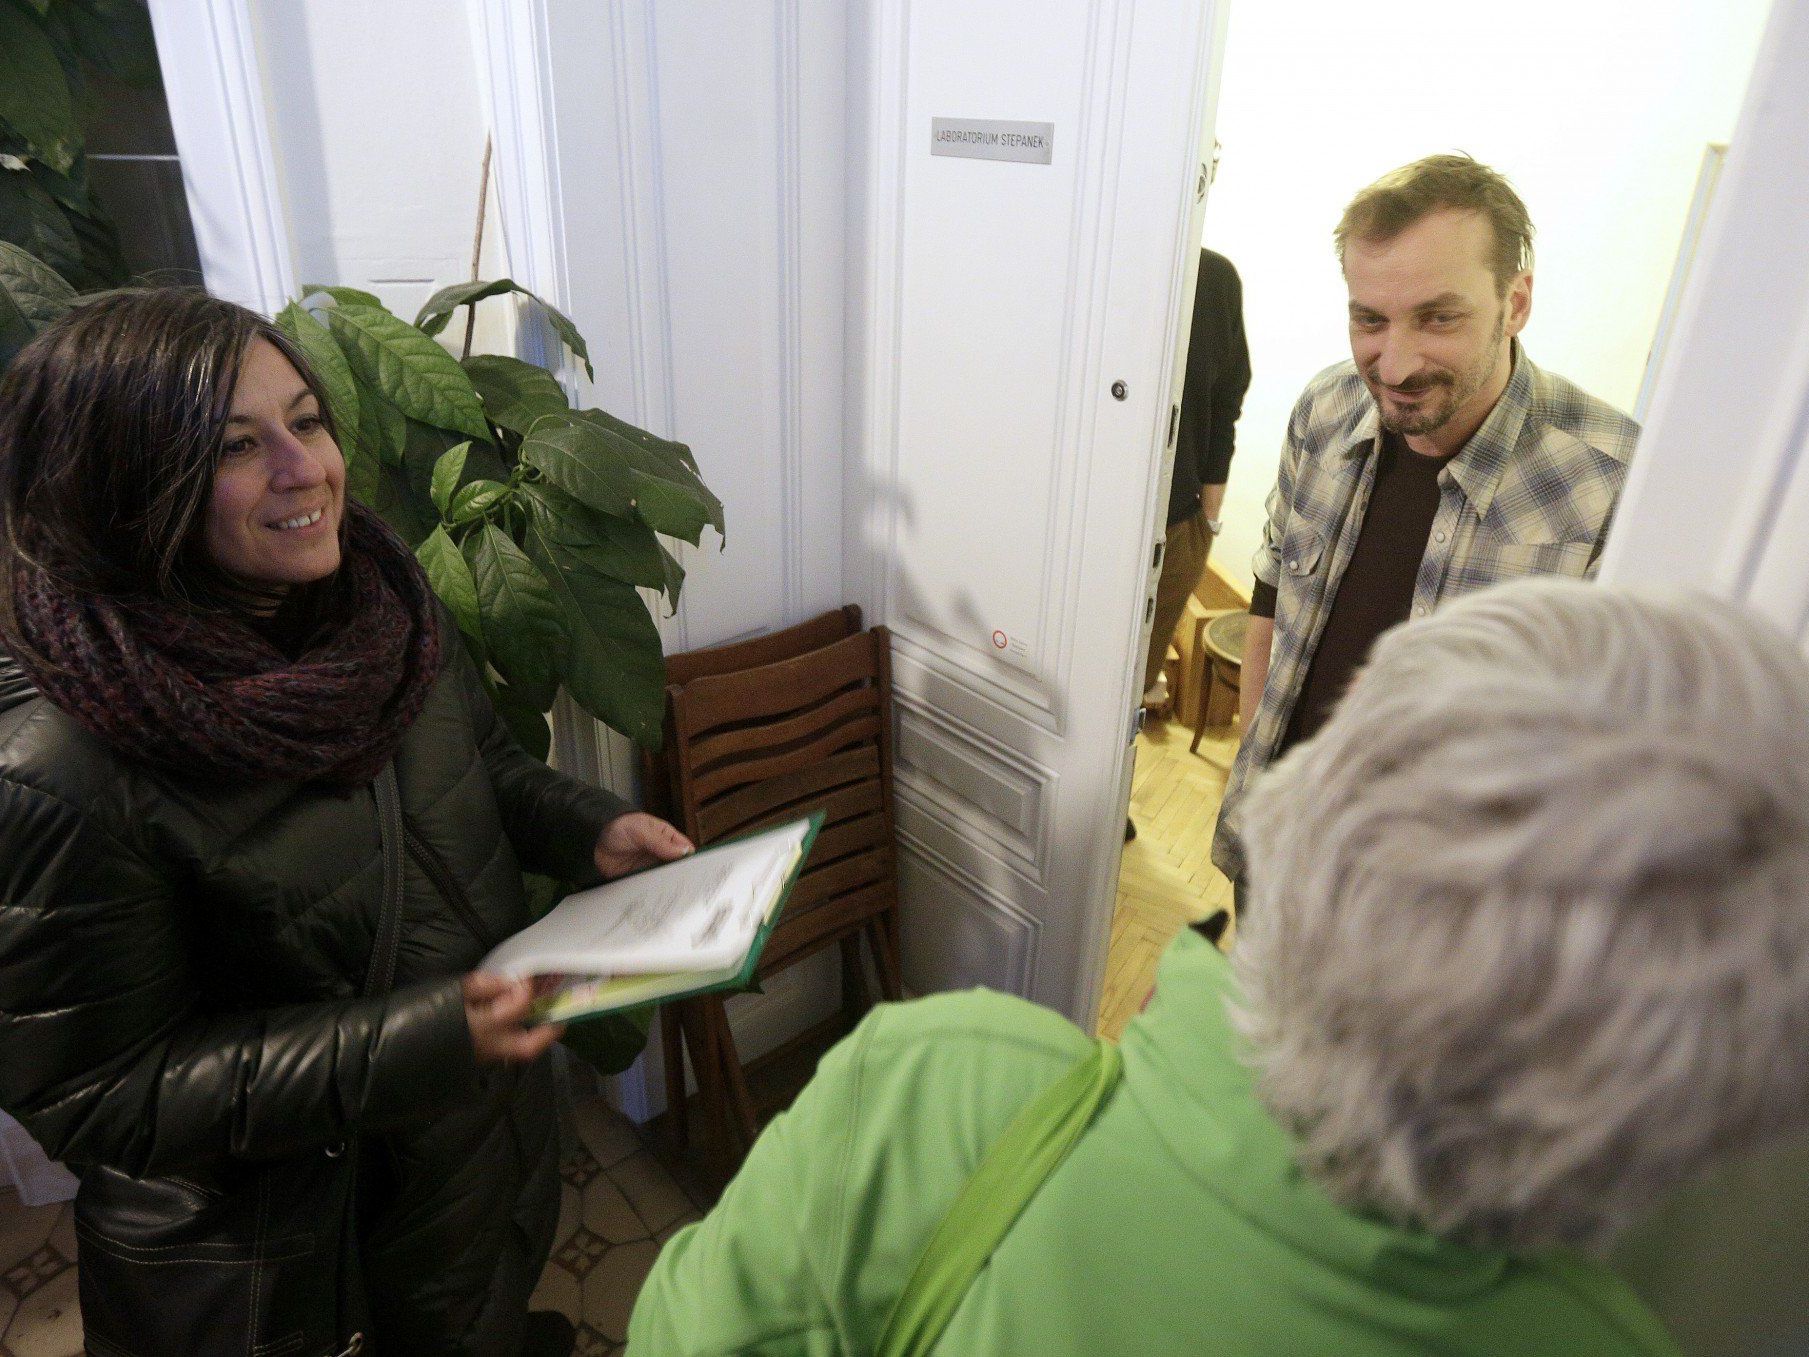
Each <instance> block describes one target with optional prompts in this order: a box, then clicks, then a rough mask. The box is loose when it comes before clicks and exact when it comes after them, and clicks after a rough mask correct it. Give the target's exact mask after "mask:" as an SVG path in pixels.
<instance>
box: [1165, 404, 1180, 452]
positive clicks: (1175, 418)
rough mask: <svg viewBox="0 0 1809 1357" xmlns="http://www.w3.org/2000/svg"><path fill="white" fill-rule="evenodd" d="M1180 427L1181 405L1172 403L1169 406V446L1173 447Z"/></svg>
mask: <svg viewBox="0 0 1809 1357" xmlns="http://www.w3.org/2000/svg"><path fill="white" fill-rule="evenodd" d="M1180 427H1181V407H1180V406H1178V405H1171V406H1169V407H1168V446H1169V447H1171V448H1172V447H1173V446H1174V445H1175V431H1176V430H1178V429H1179V428H1180Z"/></svg>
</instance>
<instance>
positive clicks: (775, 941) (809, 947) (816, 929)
mask: <svg viewBox="0 0 1809 1357" xmlns="http://www.w3.org/2000/svg"><path fill="white" fill-rule="evenodd" d="M895 908H897V892H896V891H895V890H894V889H893V886H892V883H891V882H890V881H886V882H881V883H879V884H877V885H873V886H868V887H866V888H864V889H863V890H860V891H857V892H855V893H854V894H852V895H846V896H843V897H842V898H841V899H839V900H837V901H835V902H834V903H833V904H831V905H826V906H824V907H823V908H822V909H814V910H811V911H810V912H809V913H808V914H805V915H804V916H802V917H801V918H799V919H797V920H796V921H790V920H788V921H787V923H788V924H789V926H788V927H786V928H783V929H778V928H775V929H774V930H773V934H772V938H771V940H770V941H769V942H768V943H767V944H766V950H765V951H764V952H762V953H761V954H760V964H759V965H758V966H756V967H755V968H754V974H755V976H756V977H758V978H761V979H764V978H765V977H767V976H769V975H773V974H776V973H777V972H779V971H782V970H784V969H785V968H786V967H787V966H789V965H791V964H792V963H793V962H795V961H798V960H800V959H801V958H803V957H805V956H808V955H810V953H812V952H814V951H815V950H816V949H817V948H818V947H820V946H822V945H823V944H824V943H826V942H831V941H833V940H834V939H835V938H836V937H838V936H840V935H841V934H844V933H848V932H850V931H852V930H854V929H856V928H859V927H860V926H861V925H862V924H864V923H865V922H866V921H867V920H868V919H871V918H873V917H875V916H876V915H882V914H885V913H886V912H887V911H888V910H892V909H895Z"/></svg>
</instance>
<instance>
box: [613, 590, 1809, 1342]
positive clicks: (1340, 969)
mask: <svg viewBox="0 0 1809 1357" xmlns="http://www.w3.org/2000/svg"><path fill="white" fill-rule="evenodd" d="M1806 710H1809V665H1805V663H1804V659H1803V657H1802V656H1801V655H1800V654H1798V653H1797V652H1796V651H1795V650H1794V649H1793V647H1792V646H1791V644H1790V643H1789V642H1788V641H1787V640H1785V639H1784V638H1783V637H1782V636H1780V635H1778V634H1777V633H1776V632H1774V631H1773V630H1772V629H1770V628H1769V627H1768V626H1766V625H1765V624H1763V623H1761V622H1760V621H1759V620H1758V619H1757V618H1755V617H1752V616H1750V615H1748V614H1744V613H1742V612H1741V611H1740V610H1739V609H1737V608H1734V607H1731V606H1729V605H1726V604H1722V603H1714V604H1710V605H1708V606H1704V604H1703V601H1702V600H1695V601H1683V600H1675V601H1666V600H1657V599H1646V598H1642V597H1638V596H1633V595H1629V594H1626V593H1622V592H1618V591H1615V590H1612V589H1609V588H1606V587H1598V586H1590V585H1584V584H1581V583H1578V582H1573V581H1561V580H1541V581H1528V582H1522V583H1517V584H1512V585H1507V586H1503V587H1500V588H1498V589H1494V590H1489V591H1485V592H1482V593H1480V594H1477V595H1474V596H1471V597H1469V598H1466V599H1464V600H1462V601H1460V602H1458V603H1456V604H1454V605H1452V606H1451V607H1449V608H1448V609H1446V610H1444V611H1442V612H1441V613H1439V614H1437V615H1435V616H1434V617H1433V618H1432V619H1431V620H1430V621H1427V622H1421V623H1418V624H1416V625H1415V626H1414V627H1412V628H1408V629H1397V630H1396V631H1394V632H1391V633H1389V634H1388V635H1386V636H1385V637H1384V638H1383V639H1382V640H1381V642H1380V643H1379V644H1378V646H1377V647H1376V649H1375V652H1374V654H1373V656H1372V659H1371V661H1370V663H1369V664H1368V665H1367V667H1366V668H1365V669H1364V670H1363V671H1362V673H1361V674H1360V675H1359V677H1358V679H1357V680H1356V682H1355V684H1354V685H1353V688H1352V690H1351V692H1350V693H1349V694H1348V696H1347V697H1346V698H1345V700H1344V702H1343V703H1342V704H1341V706H1340V707H1339V708H1338V710H1337V712H1336V713H1335V715H1334V717H1333V718H1332V720H1331V721H1330V723H1329V724H1328V725H1327V726H1326V728H1325V729H1324V730H1323V731H1322V732H1321V733H1320V734H1319V735H1318V736H1317V737H1316V738H1315V739H1313V740H1311V741H1308V742H1306V743H1304V744H1303V745H1301V746H1300V747H1299V748H1298V749H1296V750H1295V751H1293V752H1291V753H1290V754H1289V756H1288V757H1287V758H1285V759H1283V760H1282V761H1280V762H1279V763H1278V764H1277V765H1276V766H1275V767H1274V768H1272V769H1271V770H1269V771H1268V772H1267V773H1266V774H1265V776H1264V778H1263V780H1262V781H1261V782H1260V783H1259V784H1258V785H1257V786H1256V788H1255V789H1254V790H1253V792H1252V796H1253V798H1254V799H1256V800H1258V801H1259V802H1260V803H1261V805H1260V813H1253V814H1252V815H1251V816H1250V824H1251V825H1252V826H1253V829H1252V833H1251V836H1250V843H1249V847H1250V851H1251V855H1252V856H1251V861H1252V865H1253V871H1252V876H1251V886H1252V889H1253V891H1254V893H1255V897H1256V908H1255V909H1254V910H1253V911H1252V915H1251V919H1250V924H1249V927H1248V928H1247V929H1245V930H1244V931H1243V932H1242V934H1241V935H1240V936H1239V938H1238V941H1237V946H1236V949H1235V951H1234V953H1233V954H1232V955H1231V956H1230V957H1227V956H1225V955H1223V954H1222V953H1221V952H1220V951H1219V950H1218V949H1217V948H1215V947H1213V946H1212V945H1211V944H1209V943H1208V942H1207V941H1205V940H1204V939H1203V938H1202V937H1200V936H1198V935H1196V934H1194V933H1191V932H1186V933H1183V934H1182V935H1181V936H1180V938H1178V939H1177V940H1176V941H1175V943H1174V945H1173V946H1172V947H1171V948H1170V949H1169V951H1168V953H1167V954H1166V956H1165V957H1164V959H1163V962H1162V966H1161V971H1160V976H1159V980H1158V983H1157V987H1156V992H1155V997H1154V999H1153V1001H1152V1002H1151V1004H1150V1005H1149V1007H1148V1010H1147V1011H1146V1012H1145V1013H1144V1014H1143V1015H1142V1016H1141V1017H1139V1018H1138V1019H1136V1020H1135V1021H1133V1022H1132V1023H1131V1025H1130V1026H1129V1028H1128V1029H1127V1030H1126V1032H1125V1035H1124V1040H1123V1043H1122V1047H1121V1060H1120V1057H1119V1055H1116V1054H1112V1053H1111V1052H1110V1051H1109V1048H1106V1047H1104V1046H1102V1045H1099V1044H1096V1043H1094V1042H1092V1041H1090V1040H1089V1039H1088V1038H1087V1037H1086V1036H1085V1035H1084V1034H1083V1033H1082V1032H1081V1031H1079V1030H1078V1029H1077V1028H1075V1027H1074V1026H1073V1025H1072V1024H1070V1023H1068V1022H1067V1021H1066V1020H1065V1019H1063V1018H1061V1017H1059V1016H1057V1015H1056V1014H1054V1013H1051V1012H1049V1011H1046V1010H1044V1009H1041V1008H1037V1007H1035V1006H1033V1005H1031V1004H1028V1003H1025V1002H1022V1001H1020V1000H1017V999H1013V998H1009V997H1006V996H1003V995H999V994H992V993H987V992H984V991H973V992H969V993H963V994H951V995H943V996H938V997H934V998H929V999H922V1000H918V1001H916V1002H913V1003H909V1004H901V1005H887V1006H882V1007H881V1008H879V1009H878V1010H876V1011H875V1012H874V1013H873V1014H871V1015H870V1016H869V1017H868V1018H867V1019H866V1020H865V1021H864V1022H863V1023H862V1024H861V1026H860V1027H859V1028H858V1029H857V1030H856V1032H855V1033H854V1034H853V1035H852V1036H851V1037H849V1038H848V1039H847V1040H846V1041H845V1042H843V1043H842V1044H841V1045H840V1046H839V1047H837V1048H836V1050H835V1051H833V1052H832V1053H831V1054H830V1055H829V1056H828V1057H827V1058H826V1059H825V1060H824V1062H823V1065H822V1068H821V1070H820V1072H819V1074H818V1075H817V1077H816V1079H815V1080H814V1081H813V1082H812V1084H811V1085H810V1087H809V1088H807V1089H806V1090H805V1092H804V1094H803V1095H802V1096H801V1097H800V1099H799V1100H798V1102H797V1104H796V1105H795V1107H794V1108H793V1109H792V1110H791V1111H790V1112H789V1113H787V1114H785V1115H783V1116H781V1117H779V1118H778V1119H776V1120H775V1121H774V1122H773V1123H772V1125H771V1126H770V1127H769V1128H768V1129H767V1131H766V1133H765V1134H764V1135H763V1136H762V1137H761V1139H760V1141H759V1142H758V1143H757V1144H756V1145H755V1147H754V1149H753V1152H752V1154H751V1155H750V1157H749V1159H748V1161H747V1164H746V1165H745V1167H744V1168H743V1170H742V1171H741V1173H740V1175H739V1176H738V1177H737V1178H736V1179H735V1181H734V1182H733V1183H732V1184H731V1185H730V1186H729V1189H728V1191H727V1192H726V1194H725V1195H724V1197H723V1199H722V1201H721V1203H720V1204H719V1205H718V1206H717V1208H716V1209H715V1210H714V1211H713V1212H712V1213H711V1214H710V1215H709V1216H708V1217H707V1218H706V1219H704V1220H703V1221H701V1222H700V1223H698V1224H696V1225H693V1226H691V1227H689V1228H688V1229H686V1230H684V1231H682V1232H680V1233H679V1234H678V1235H676V1236H674V1237H673V1239H672V1240H671V1241H670V1243H669V1244H668V1245H667V1246H666V1248H665V1250H664V1252H663V1253H662V1254H661V1256H660V1258H659V1260H658V1262H657V1263H656V1265H655V1267H654V1269H653V1272H652V1274H651V1276H650V1277H649V1278H648V1281H647V1283H646V1286H645V1288H644V1289H643V1291H642V1293H641V1296H640V1300H639V1304H638V1305H637V1308H636V1310H635V1313H634V1317H633V1322H632V1326H631V1328H630V1332H629V1348H630V1351H631V1352H632V1353H635V1354H637V1355H638V1354H647V1355H649V1357H652V1355H654V1354H659V1355H661V1357H663V1355H665V1354H692V1355H695V1357H702V1355H703V1354H715V1353H724V1354H726V1353H757V1354H780V1353H788V1354H789V1353H796V1354H812V1355H813V1357H814V1355H816V1354H823V1355H825V1357H827V1354H854V1353H870V1352H877V1353H881V1354H892V1353H901V1352H927V1351H931V1350H933V1351H936V1352H942V1353H1002V1354H1026V1355H1029V1354H1034V1355H1035V1357H1060V1355H1061V1354H1120V1353H1125V1354H1128V1353H1136V1354H1166V1353H1202V1352H1211V1353H1229V1354H1251V1355H1254V1354H1274V1355H1275V1357H1303V1355H1305V1354H1320V1353H1326V1354H1339V1357H1383V1355H1384V1354H1387V1355H1389V1357H1393V1355H1395V1354H1407V1353H1439V1354H1447V1355H1452V1357H1455V1355H1457V1354H1483V1353H1487V1354H1493V1355H1494V1357H1514V1355H1520V1357H1534V1355H1535V1354H1538V1355H1547V1354H1549V1355H1552V1357H1556V1355H1557V1354H1579V1355H1582V1354H1587V1355H1588V1357H1617V1355H1618V1354H1635V1353H1639V1354H1660V1353H1673V1352H1676V1351H1677V1348H1676V1346H1675V1343H1674V1342H1673V1340H1672V1339H1671V1337H1670V1336H1668V1334H1667V1333H1666V1331H1665V1330H1664V1328H1663V1327H1662V1326H1661V1325H1660V1323H1659V1321H1658V1320H1657V1319H1656V1318H1655V1317H1654V1315H1653V1313H1652V1312H1651V1311H1650V1310H1649V1309H1648V1308H1647V1307H1646V1306H1645V1305H1644V1304H1643V1303H1642V1302H1641V1300H1640V1299H1639V1298H1638V1297H1637V1296H1636V1295H1635V1293H1634V1292H1633V1291H1632V1290H1631V1289H1630V1288H1629V1287H1628V1286H1627V1285H1626V1284H1625V1283H1624V1282H1623V1281H1622V1280H1620V1278H1619V1277H1618V1276H1617V1275H1616V1274H1615V1273H1614V1272H1613V1271H1611V1270H1610V1269H1609V1268H1608V1266H1607V1265H1606V1264H1604V1263H1603V1262H1602V1261H1600V1259H1601V1258H1602V1256H1603V1255H1604V1253H1605V1252H1606V1250H1607V1249H1608V1247H1609V1245H1610V1244H1611V1243H1612V1242H1613V1241H1614V1240H1615V1239H1616V1238H1617V1236H1619V1235H1620V1234H1621V1232H1622V1231H1623V1230H1624V1229H1625V1227H1626V1226H1627V1225H1628V1224H1629V1223H1630V1222H1632V1221H1634V1220H1636V1219H1637V1218H1639V1217H1640V1216H1641V1215H1642V1214H1644V1213H1645V1212H1646V1211H1647V1210H1648V1209H1649V1208H1650V1207H1652V1206H1653V1205H1654V1204H1656V1203H1657V1202H1658V1201H1659V1200H1660V1199H1661V1198H1663V1197H1664V1196H1665V1195H1666V1194H1668V1193H1669V1192H1670V1191H1671V1189H1672V1188H1674V1187H1675V1186H1677V1185H1678V1184H1680V1183H1682V1182H1684V1181H1686V1180H1688V1179H1691V1178H1694V1177H1695V1176H1696V1175H1697V1174H1698V1173H1699V1171H1701V1170H1703V1169H1705V1168H1707V1167H1709V1166H1711V1165H1713V1164H1716V1163H1719V1162H1722V1161H1725V1160H1727V1159H1728V1158H1730V1157H1731V1156H1733V1155H1735V1154H1736V1153H1738V1152H1740V1151H1743V1150H1745V1149H1747V1148H1748V1147H1751V1146H1754V1145H1757V1144H1758V1143H1760V1142H1761V1141H1764V1140H1766V1139H1767V1138H1769V1137H1771V1136H1773V1135H1774V1134H1777V1133H1780V1132H1784V1131H1788V1130H1790V1129H1792V1128H1795V1127H1801V1126H1802V1125H1803V1124H1804V1121H1805V1116H1806V1111H1809V1071H1806V1070H1805V1067H1804V1064H1803V1062H1802V1060H1801V1058H1800V1054H1801V1050H1802V1042H1803V1040H1804V1034H1805V1033H1809V911H1805V910H1803V909H1802V908H1801V898H1802V892H1803V887H1804V884H1805V882H1809V723H1805V722H1804V720H1803V713H1804V711H1806ZM1119 1064H1121V1067H1122V1073H1121V1075H1119V1077H1118V1079H1117V1082H1116V1085H1115V1087H1114V1086H1113V1083H1112V1080H1111V1078H1110V1077H1109V1074H1110V1071H1111V1070H1112V1069H1114V1068H1116V1067H1117V1066H1118V1065H1119ZM1098 1070H1104V1071H1106V1072H1107V1074H1106V1075H1105V1076H1104V1077H1101V1078H1098V1079H1093V1078H1092V1077H1091V1073H1090V1072H1092V1071H1098ZM1077 1075H1078V1076H1085V1077H1082V1078H1080V1080H1079V1083H1088V1084H1090V1086H1091V1088H1092V1093H1091V1094H1089V1095H1088V1098H1082V1099H1079V1100H1077V1101H1073V1102H1072V1103H1070V1104H1068V1105H1069V1106H1070V1108H1072V1107H1081V1108H1082V1109H1083V1114H1082V1115H1081V1116H1079V1117H1075V1116H1071V1115H1070V1116H1067V1118H1066V1120H1065V1121H1058V1120H1052V1119H1050V1118H1049V1117H1047V1116H1045V1115H1044V1114H1045V1113H1046V1112H1047V1111H1048V1109H1049V1108H1050V1107H1053V1106H1056V1104H1058V1103H1062V1101H1063V1100H1062V1099H1056V1100H1055V1102H1053V1103H1052V1102H1051V1093H1052V1092H1053V1091H1055V1090H1058V1089H1060V1088H1062V1087H1063V1086H1064V1085H1067V1086H1071V1087H1078V1086H1079V1084H1077V1083H1076V1077H1077ZM1065 1096H1066V1095H1064V1098H1065ZM1095 1107H1096V1108H1097V1110H1092V1109H1093V1108H1095ZM1076 1128H1078V1130H1077V1129H1076ZM1064 1134H1071V1135H1073V1137H1074V1138H1073V1139H1072V1144H1071V1147H1070V1148H1067V1150H1066V1153H1065V1155H1064V1154H1062V1153H1061V1150H1060V1147H1059V1146H1057V1148H1055V1149H1054V1150H1051V1149H1050V1146H1051V1145H1055V1144H1056V1142H1057V1141H1058V1140H1059V1139H1060V1137H1061V1136H1062V1135H1064ZM1051 1164H1053V1167H1051ZM982 1166H984V1167H982ZM976 1170H980V1172H979V1176H978V1177H976V1176H975V1175H976ZM995 1236H997V1237H996V1242H995ZM976 1241H978V1243H976ZM963 1254H965V1255H967V1256H966V1257H965V1259H963V1257H962V1255H963ZM963 1261H965V1263H966V1264H967V1265H966V1266H965V1267H963V1266H961V1263H962V1262H963ZM901 1334H902V1335H903V1336H902V1337H901Z"/></svg>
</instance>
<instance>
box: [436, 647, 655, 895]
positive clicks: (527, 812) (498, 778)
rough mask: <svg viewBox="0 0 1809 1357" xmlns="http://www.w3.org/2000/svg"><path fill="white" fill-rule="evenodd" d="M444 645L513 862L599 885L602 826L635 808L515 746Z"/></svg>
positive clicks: (465, 667) (460, 656)
mask: <svg viewBox="0 0 1809 1357" xmlns="http://www.w3.org/2000/svg"><path fill="white" fill-rule="evenodd" d="M448 626H449V627H450V624H448ZM448 635H449V636H450V635H451V632H450V630H449V631H448ZM449 644H450V645H451V647H452V649H453V651H454V654H453V657H452V659H451V660H450V662H449V663H450V664H451V666H452V668H453V671H454V672H453V677H454V678H455V679H456V681H457V682H458V685H459V691H460V694H461V695H462V696H463V698H464V701H465V705H466V707H467V708H468V709H469V710H470V713H471V724H472V728H473V729H474V730H475V731H476V733H477V748H478V753H479V755H480V756H481V757H482V758H483V761H484V768H485V770H486V771H487V772H488V773H489V774H490V785H491V787H492V788H493V789H494V790H495V793H496V802H497V805H498V806H499V807H500V808H501V810H502V818H503V832H504V833H506V834H507V835H508V836H509V843H510V845H511V846H512V847H513V848H514V849H515V856H516V858H517V859H518V860H519V861H520V862H521V865H522V866H523V867H525V868H527V869H528V870H529V871H530V872H544V873H545V874H546V875H548V876H553V877H557V878H558V879H559V880H561V881H564V882H567V883H568V884H570V885H572V886H577V887H584V886H594V885H597V884H598V883H599V882H600V881H602V879H603V878H602V876H601V875H600V874H599V873H598V871H597V864H596V858H595V856H594V853H595V849H596V846H597V838H598V836H599V835H601V834H602V833H603V827H604V826H605V825H607V824H608V823H609V822H610V821H611V820H613V819H615V818H616V817H617V816H618V815H621V814H624V813H625V812H627V811H630V810H633V809H634V807H632V806H630V805H629V804H628V803H627V802H626V801H624V800H622V798H621V797H619V796H617V795H615V793H613V792H610V791H606V790H604V789H603V788H602V787H593V786H591V785H590V784H589V783H588V782H580V781H579V780H578V779H577V778H575V777H569V776H567V775H566V774H564V773H561V772H557V771H555V770H554V769H552V768H549V767H547V766H546V765H545V764H544V763H542V762H541V761H540V760H539V759H537V758H535V757H534V756H533V755H532V754H529V753H528V752H527V751H526V750H524V749H523V748H522V747H521V746H520V745H519V744H517V743H516V740H515V736H514V735H513V734H511V733H510V731H509V727H508V725H507V723H505V722H504V721H503V720H502V718H501V717H499V716H497V714H496V707H495V705H494V704H493V703H492V702H491V701H490V695H489V694H488V693H487V692H485V691H484V685H483V682H482V681H481V680H480V679H479V678H478V675H477V665H476V663H475V662H474V661H473V660H472V658H471V656H470V654H469V652H467V651H466V649H465V647H464V645H463V643H462V642H460V641H458V640H456V639H454V640H451V641H449Z"/></svg>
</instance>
